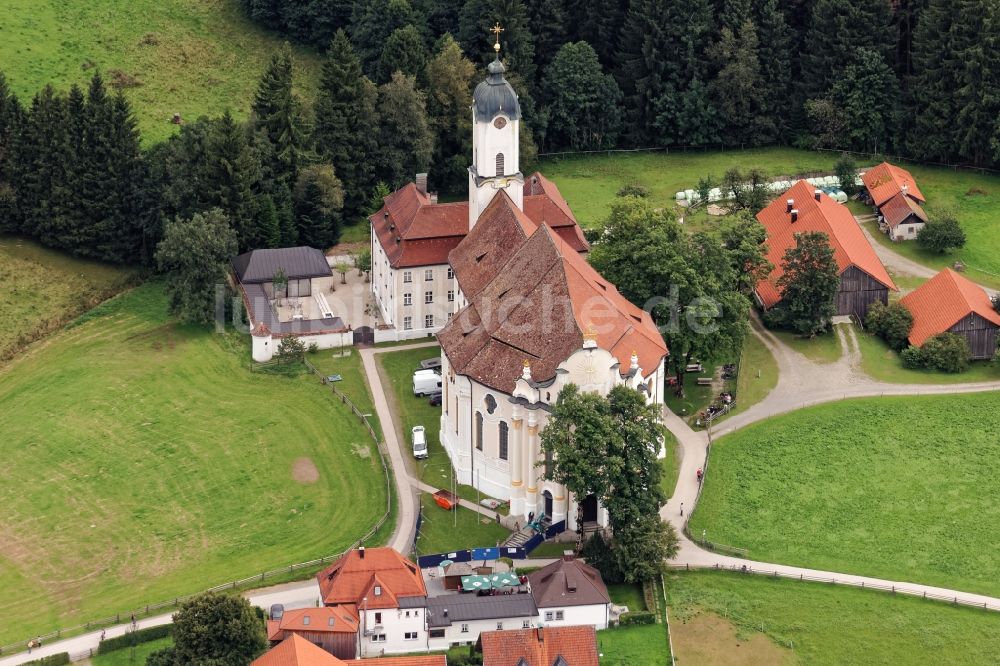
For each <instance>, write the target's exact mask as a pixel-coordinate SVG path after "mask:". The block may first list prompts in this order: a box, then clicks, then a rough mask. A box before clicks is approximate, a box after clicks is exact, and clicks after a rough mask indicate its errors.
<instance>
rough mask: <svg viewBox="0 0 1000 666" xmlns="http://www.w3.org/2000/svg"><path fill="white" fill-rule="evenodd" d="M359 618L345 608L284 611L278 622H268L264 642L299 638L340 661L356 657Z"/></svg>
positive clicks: (358, 638) (274, 643) (331, 607)
mask: <svg viewBox="0 0 1000 666" xmlns="http://www.w3.org/2000/svg"><path fill="white" fill-rule="evenodd" d="M358 627H359V618H358V613H357V611H356V610H355V609H354V608H352V607H348V606H321V607H319V608H298V609H295V610H287V611H284V612H283V613H282V615H281V618H280V619H277V620H268V621H267V639H268V640H269V641H271V644H272V645H276V644H278V643H280V642H282V641H284V640H286V639H287V638H289V637H291V636H301V637H302V638H304V639H306V640H307V641H309V642H310V643H312V644H314V645H318V646H319V647H321V648H323V649H324V650H326V651H327V652H329V653H330V654H332V655H333V656H335V657H339V658H340V659H354V658H355V657H357V655H358V641H359V640H360V638H361V636H360V633H359V632H358Z"/></svg>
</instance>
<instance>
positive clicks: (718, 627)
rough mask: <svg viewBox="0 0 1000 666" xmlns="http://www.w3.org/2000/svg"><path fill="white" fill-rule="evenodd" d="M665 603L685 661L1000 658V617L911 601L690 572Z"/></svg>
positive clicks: (679, 577)
mask: <svg viewBox="0 0 1000 666" xmlns="http://www.w3.org/2000/svg"><path fill="white" fill-rule="evenodd" d="M667 599H668V603H669V607H670V628H671V631H672V633H673V640H674V650H675V651H676V657H677V661H678V663H690V664H696V663H711V664H753V663H760V664H764V663H766V664H778V663H791V664H816V665H818V666H823V665H826V664H830V665H834V664H838V665H839V664H878V665H885V666H889V665H892V666H896V665H906V664H914V665H916V664H970V665H971V664H982V665H984V666H985V665H986V664H995V663H996V655H997V653H998V651H1000V615H998V614H997V613H992V612H988V611H983V610H977V609H974V608H966V607H956V606H949V605H948V604H944V603H940V602H934V601H924V600H923V599H916V598H912V597H906V596H903V595H900V596H891V595H889V594H886V593H882V592H874V591H870V590H860V589H855V588H844V587H834V586H830V585H825V584H822V583H808V582H805V583H803V582H799V581H794V580H783V579H774V578H766V577H763V576H746V575H743V574H736V573H727V572H698V573H694V572H691V573H674V574H671V575H669V576H668V577H667ZM706 621H707V622H708V623H709V624H710V625H711V626H712V627H713V628H714V629H715V631H714V632H713V633H711V634H709V635H704V633H703V632H701V631H699V629H700V628H699V626H698V625H702V624H705V623H706ZM701 628H703V627H701ZM733 630H735V632H733ZM602 633H603V632H602ZM727 633H728V634H729V635H728V636H727V635H726V634H727ZM691 634H694V635H691ZM733 634H735V635H733ZM764 636H766V637H767V639H768V640H769V641H770V642H771V645H770V646H768V645H762V644H761V640H760V639H761V638H762V637H764ZM692 639H693V640H692ZM755 650H756V652H754V651H755ZM706 651H708V652H710V653H712V654H711V659H710V660H706V659H705V657H706ZM754 656H757V657H760V658H759V659H755V658H754Z"/></svg>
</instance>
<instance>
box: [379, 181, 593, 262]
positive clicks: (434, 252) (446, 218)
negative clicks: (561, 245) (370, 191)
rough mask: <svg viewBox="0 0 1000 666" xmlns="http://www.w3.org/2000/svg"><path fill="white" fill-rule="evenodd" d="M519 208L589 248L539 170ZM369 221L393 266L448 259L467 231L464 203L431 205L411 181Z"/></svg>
mask: <svg viewBox="0 0 1000 666" xmlns="http://www.w3.org/2000/svg"><path fill="white" fill-rule="evenodd" d="M524 194H525V196H524V211H525V213H526V214H527V216H528V217H529V218H530V219H531V220H533V221H534V223H535V224H536V225H538V224H546V225H548V226H550V227H552V228H553V229H555V230H556V231H557V233H559V235H560V236H562V237H563V239H564V240H565V241H566V242H567V243H569V244H570V245H571V246H573V247H574V248H575V249H576V251H577V252H585V251H587V250H588V249H590V248H589V245H588V244H587V240H586V239H585V238H584V237H583V230H582V229H580V225H579V224H578V223H577V221H576V218H575V217H573V213H572V211H570V209H569V206H568V205H567V204H566V200H565V199H563V198H562V195H561V194H560V193H559V189H558V188H557V187H556V186H555V184H554V183H552V182H551V181H549V180H547V179H546V178H545V177H544V176H542V175H541V174H539V173H536V174H533V175H532V176H531V178H530V179H529V181H528V182H527V183H525V185H524ZM384 201H385V204H384V205H383V206H382V209H381V210H379V211H378V212H377V213H375V214H374V215H372V216H371V217H370V218H368V219H369V221H370V222H371V225H372V230H373V232H374V233H375V235H376V237H378V240H379V243H381V245H382V248H383V249H384V250H385V252H386V255H387V256H388V258H389V264H390V265H391V266H392V267H393V268H409V267H413V266H433V265H438V264H444V263H447V261H448V253H449V252H451V251H452V250H453V249H454V248H455V247H457V246H458V244H459V243H460V242H461V240H462V239H463V238H464V237H465V236H466V235H467V234H468V232H469V202H467V201H458V202H453V203H431V199H430V197H429V196H428V195H426V194H423V193H422V192H421V191H420V190H418V189H417V186H416V185H414V184H413V183H408V184H407V185H404V186H403V187H401V188H400V189H398V190H396V191H395V192H393V193H392V194H390V195H389V196H387V197H385V199H384Z"/></svg>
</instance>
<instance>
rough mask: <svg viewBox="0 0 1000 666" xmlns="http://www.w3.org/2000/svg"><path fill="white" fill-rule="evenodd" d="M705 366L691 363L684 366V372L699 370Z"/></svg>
mask: <svg viewBox="0 0 1000 666" xmlns="http://www.w3.org/2000/svg"><path fill="white" fill-rule="evenodd" d="M704 369H705V368H704V367H702V365H701V363H691V364H690V365H687V366H685V367H684V372H701V371H702V370H704Z"/></svg>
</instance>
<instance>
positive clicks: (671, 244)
mask: <svg viewBox="0 0 1000 666" xmlns="http://www.w3.org/2000/svg"><path fill="white" fill-rule="evenodd" d="M746 249H747V248H746V247H745V246H744V244H743V243H740V244H737V245H736V246H735V247H734V248H733V250H732V251H730V249H729V248H727V247H726V246H725V245H723V244H722V243H720V242H719V239H718V238H716V237H714V236H710V235H708V234H704V233H697V234H693V235H691V234H688V233H686V232H685V231H683V230H682V229H681V227H680V225H679V224H678V223H677V220H676V219H675V218H674V216H673V214H672V213H670V212H669V211H667V210H666V209H657V208H654V207H653V206H652V205H651V204H650V203H648V202H647V201H645V200H643V199H636V198H632V197H626V198H622V199H618V200H616V201H615V202H614V203H613V204H612V208H611V214H610V216H609V217H608V219H607V220H606V221H605V222H604V224H603V225H602V226H601V230H600V233H599V234H598V240H597V241H596V242H595V243H594V245H593V251H592V253H591V264H592V265H593V266H594V268H596V269H597V270H598V271H599V272H600V273H601V274H602V275H603V276H604V277H606V278H607V279H608V280H610V281H611V282H612V283H614V284H615V285H616V286H617V287H618V290H619V291H620V292H621V293H622V295H623V296H625V297H626V298H627V299H629V300H630V301H631V302H632V303H634V304H635V305H637V306H639V307H642V308H645V309H648V310H649V311H650V312H651V314H652V317H653V319H654V320H655V321H656V323H657V325H658V326H659V328H660V332H661V334H662V335H663V339H664V341H665V342H666V344H667V347H668V348H669V349H670V356H669V367H670V368H671V370H673V372H674V374H675V375H676V376H677V379H678V382H677V390H678V392H679V393H682V392H683V389H684V368H685V366H687V365H688V363H689V362H690V361H691V359H694V358H698V359H709V358H717V357H718V356H719V355H720V354H726V353H736V352H738V351H739V350H740V349H741V348H742V345H743V339H744V337H745V336H746V333H747V331H748V324H747V317H748V315H749V310H750V301H749V299H748V297H747V296H746V295H745V294H744V293H742V292H741V289H744V288H745V285H746V284H747V283H748V282H750V281H752V279H753V278H752V277H750V276H749V275H747V272H749V271H752V270H754V268H753V265H754V264H747V263H745V262H741V261H740V260H739V259H738V258H737V257H741V256H744V253H745V252H746Z"/></svg>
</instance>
